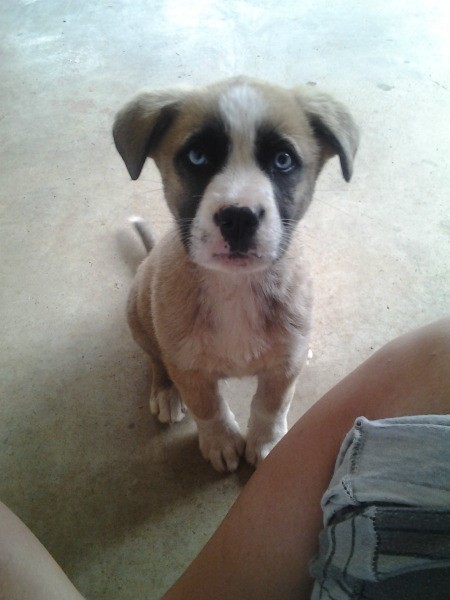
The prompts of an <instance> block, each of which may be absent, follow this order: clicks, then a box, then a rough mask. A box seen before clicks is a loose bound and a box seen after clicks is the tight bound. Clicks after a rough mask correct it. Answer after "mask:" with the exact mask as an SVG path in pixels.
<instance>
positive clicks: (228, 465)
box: [197, 411, 245, 473]
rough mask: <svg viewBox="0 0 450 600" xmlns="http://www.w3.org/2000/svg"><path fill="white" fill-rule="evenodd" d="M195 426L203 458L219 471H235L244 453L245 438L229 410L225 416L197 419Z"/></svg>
mask: <svg viewBox="0 0 450 600" xmlns="http://www.w3.org/2000/svg"><path fill="white" fill-rule="evenodd" d="M197 426H198V439H199V444H200V451H201V453H202V455H203V458H205V459H206V460H208V461H209V462H210V463H211V464H212V466H213V467H214V469H215V470H216V471H219V472H220V473H224V472H227V471H229V472H233V471H236V469H237V468H238V466H239V462H240V459H241V456H243V454H244V448H245V440H244V438H243V437H242V435H241V432H240V431H239V425H238V424H237V422H236V419H235V418H234V415H233V414H232V413H231V411H230V412H229V414H228V415H227V417H226V418H217V419H211V420H208V421H200V420H197Z"/></svg>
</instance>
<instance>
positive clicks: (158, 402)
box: [150, 360, 186, 423]
mask: <svg viewBox="0 0 450 600" xmlns="http://www.w3.org/2000/svg"><path fill="white" fill-rule="evenodd" d="M150 412H151V413H152V415H154V416H155V417H158V420H159V421H161V423H177V422H178V421H181V420H182V419H183V417H184V415H185V414H186V408H185V406H184V404H183V402H182V401H181V398H180V394H179V393H178V390H177V388H176V387H175V385H174V384H173V382H172V380H171V379H170V377H169V375H168V374H167V371H166V368H165V366H164V365H163V364H162V362H161V361H158V360H152V390H151V393H150Z"/></svg>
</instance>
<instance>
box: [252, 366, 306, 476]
mask: <svg viewBox="0 0 450 600" xmlns="http://www.w3.org/2000/svg"><path fill="white" fill-rule="evenodd" d="M297 376H298V373H296V374H295V375H291V376H288V375H287V374H286V373H285V371H284V370H283V369H282V368H281V369H278V370H277V371H275V370H273V371H272V370H271V371H269V372H267V371H266V372H264V373H261V374H260V375H258V387H257V390H256V393H255V395H254V397H253V400H252V406H251V413H250V419H249V423H248V435H247V445H246V450H245V458H246V460H247V462H249V463H251V464H252V465H255V466H256V465H257V464H258V463H259V462H261V461H262V460H264V458H266V456H267V455H268V454H269V452H270V451H271V450H272V448H273V447H274V446H275V444H276V443H277V442H279V441H280V440H281V438H282V437H283V436H284V434H285V433H286V432H287V415H288V412H289V407H290V404H291V400H292V397H293V395H294V392H295V384H296V382H297Z"/></svg>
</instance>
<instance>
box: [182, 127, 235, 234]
mask: <svg viewBox="0 0 450 600" xmlns="http://www.w3.org/2000/svg"><path fill="white" fill-rule="evenodd" d="M230 149H231V142H230V137H229V135H228V133H227V130H226V127H225V124H224V123H223V122H222V121H221V120H220V119H218V118H216V119H212V120H211V121H209V122H208V123H207V124H205V125H204V126H203V127H202V128H201V129H199V130H198V131H195V132H194V133H193V134H192V135H191V137H190V138H189V139H188V140H187V142H186V143H185V144H184V145H183V146H182V147H181V148H180V150H179V151H178V152H177V154H176V155H175V159H174V164H175V169H176V171H177V173H178V175H179V176H180V178H181V179H182V180H183V182H184V186H183V187H184V189H185V197H184V198H183V201H182V204H181V208H180V218H179V226H180V230H181V237H182V240H183V243H184V244H185V245H186V246H187V245H188V242H189V233H190V227H191V224H192V221H193V219H194V217H195V215H196V213H197V209H198V206H199V204H200V201H201V199H202V196H203V194H204V192H205V189H206V187H207V185H208V184H209V182H210V181H211V179H212V178H213V177H214V176H215V175H217V174H218V173H219V172H220V171H221V170H222V169H223V168H224V167H225V165H226V162H227V159H228V155H229V153H230Z"/></svg>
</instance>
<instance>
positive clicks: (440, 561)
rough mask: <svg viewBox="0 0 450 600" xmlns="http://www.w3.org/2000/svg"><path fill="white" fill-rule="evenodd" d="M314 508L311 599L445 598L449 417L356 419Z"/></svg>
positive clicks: (449, 549)
mask: <svg viewBox="0 0 450 600" xmlns="http://www.w3.org/2000/svg"><path fill="white" fill-rule="evenodd" d="M322 509H323V513H324V529H323V530H322V532H321V534H320V538H319V554H318V556H317V557H316V558H314V559H313V561H312V562H311V565H310V571H311V574H312V575H313V577H314V578H315V580H316V581H315V584H314V589H313V593H312V596H311V598H312V600H319V599H320V600H344V599H345V600H346V599H349V598H351V599H355V600H360V599H361V600H362V599H370V600H372V599H373V600H384V599H386V600H394V599H395V600H403V599H405V600H416V599H417V600H419V599H420V600H424V599H426V600H449V599H450V415H444V416H434V415H427V416H417V417H404V418H398V419H383V420H380V421H369V420H367V419H366V418H364V417H360V418H358V419H357V420H356V422H355V425H354V427H353V429H352V430H351V431H350V432H349V433H348V434H347V436H346V438H345V440H344V442H343V444H342V447H341V450H340V452H339V455H338V459H337V462H336V467H335V471H334V474H333V478H332V480H331V483H330V485H329V487H328V489H327V491H326V492H325V494H324V496H323V498H322Z"/></svg>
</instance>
